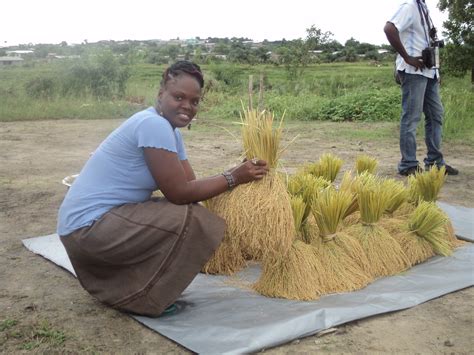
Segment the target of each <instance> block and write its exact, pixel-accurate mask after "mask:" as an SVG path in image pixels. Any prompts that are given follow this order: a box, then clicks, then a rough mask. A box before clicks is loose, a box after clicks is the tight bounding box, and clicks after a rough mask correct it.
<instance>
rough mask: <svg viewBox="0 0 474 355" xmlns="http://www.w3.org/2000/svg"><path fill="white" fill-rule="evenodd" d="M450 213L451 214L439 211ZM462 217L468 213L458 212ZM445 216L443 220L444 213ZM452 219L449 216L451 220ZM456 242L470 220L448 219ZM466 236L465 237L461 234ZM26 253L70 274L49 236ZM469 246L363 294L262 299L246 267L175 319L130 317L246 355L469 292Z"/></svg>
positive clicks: (198, 295) (204, 279) (201, 278)
mask: <svg viewBox="0 0 474 355" xmlns="http://www.w3.org/2000/svg"><path fill="white" fill-rule="evenodd" d="M441 207H442V208H443V209H444V210H445V211H446V208H447V209H448V210H449V211H450V212H453V211H454V213H456V211H459V210H458V208H459V207H456V206H451V205H447V204H444V203H443V204H441ZM462 211H463V213H464V212H465V215H464V214H463V216H472V213H473V211H474V210H473V209H465V208H462ZM446 212H447V213H448V215H450V212H448V211H446ZM450 217H451V218H452V216H451V215H450ZM452 220H453V224H454V228H455V231H456V234H457V235H458V236H459V237H461V238H463V239H466V240H473V239H470V238H472V228H473V223H474V222H473V219H472V218H467V219H465V218H452ZM466 231H467V232H469V231H470V232H471V234H470V235H464V233H466ZM23 244H24V245H25V246H26V248H28V249H29V250H30V251H32V252H33V253H36V254H39V255H41V256H43V257H45V258H46V259H49V260H51V261H52V262H53V263H55V264H57V265H59V266H61V267H63V268H65V269H66V270H68V271H70V272H72V273H74V271H73V268H72V266H71V263H70V262H69V259H68V257H67V254H66V251H65V250H64V248H63V246H62V244H61V242H60V240H59V237H58V236H57V235H56V234H52V235H48V236H42V237H35V238H29V239H24V240H23ZM473 261H474V245H473V244H471V243H467V244H466V245H465V246H463V247H461V248H458V249H457V250H456V251H455V253H454V254H453V256H450V257H434V258H431V259H430V260H428V261H426V262H424V263H423V264H420V265H417V266H415V267H413V268H411V269H410V270H408V271H406V272H405V273H403V274H400V275H396V276H392V277H386V278H381V279H379V280H377V281H375V282H373V283H372V284H370V285H369V286H367V287H366V288H364V289H362V290H359V291H356V292H351V293H345V294H333V295H327V296H324V297H321V298H320V299H319V300H317V301H313V302H302V301H291V300H284V299H273V298H267V297H263V296H261V295H259V294H257V293H256V292H253V291H251V290H250V289H249V288H248V287H246V286H248V285H250V284H251V283H252V282H253V281H255V280H256V279H257V278H258V275H259V273H260V268H259V266H258V265H253V266H251V267H249V268H247V269H245V270H244V271H243V272H241V273H239V274H237V275H235V276H233V277H226V276H208V275H202V274H200V275H198V276H197V277H196V278H195V280H194V281H193V282H192V283H191V285H189V287H188V288H187V289H186V290H185V291H184V293H183V294H182V295H181V297H180V298H179V300H178V301H177V303H176V304H177V308H178V309H177V311H176V312H175V313H173V314H170V315H165V316H162V317H159V318H148V317H141V316H132V317H134V318H135V319H136V320H137V321H139V322H140V323H142V324H144V325H145V326H147V327H149V328H151V329H153V330H155V331H157V332H159V333H160V334H162V335H164V336H166V337H167V338H169V339H172V340H173V341H175V342H177V343H179V344H181V345H182V346H184V347H186V348H188V349H190V350H192V351H194V352H197V353H202V354H227V353H228V354H231V353H236V354H238V353H248V352H255V351H258V350H261V349H265V348H269V347H273V346H276V345H280V344H284V343H286V342H289V341H292V340H294V339H297V338H302V337H305V336H308V335H312V334H316V333H318V332H320V331H322V330H324V329H328V328H331V327H334V326H337V325H340V324H343V323H347V322H350V321H353V320H357V319H361V318H365V317H369V316H373V315H376V314H381V313H386V312H392V311H396V310H400V309H405V308H410V307H413V306H416V305H418V304H420V303H423V302H426V301H428V300H430V299H433V298H436V297H439V296H442V295H444V294H447V293H450V292H454V291H456V290H460V289H463V288H466V287H470V286H472V285H474V272H473V271H474V269H473V265H474V264H473Z"/></svg>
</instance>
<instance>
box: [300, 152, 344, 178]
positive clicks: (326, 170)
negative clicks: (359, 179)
mask: <svg viewBox="0 0 474 355" xmlns="http://www.w3.org/2000/svg"><path fill="white" fill-rule="evenodd" d="M342 163H343V161H342V159H340V158H338V157H336V156H335V155H333V154H331V153H325V154H323V155H322V156H321V157H320V158H319V161H318V162H316V163H310V164H306V165H305V166H304V167H303V169H304V171H305V172H307V173H309V174H311V175H314V176H316V177H318V176H320V177H322V178H324V179H326V180H328V181H330V182H334V180H336V176H337V174H338V173H339V170H341V166H342Z"/></svg>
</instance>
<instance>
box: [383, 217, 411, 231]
mask: <svg viewBox="0 0 474 355" xmlns="http://www.w3.org/2000/svg"><path fill="white" fill-rule="evenodd" d="M407 219H408V216H407V217H393V216H382V218H380V221H379V223H378V225H379V226H381V227H383V228H384V229H385V230H386V231H387V232H388V233H389V234H390V235H391V236H393V235H394V234H398V233H400V232H401V231H405V230H407V229H408V222H407Z"/></svg>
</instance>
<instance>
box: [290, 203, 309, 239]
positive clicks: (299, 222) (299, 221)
mask: <svg viewBox="0 0 474 355" xmlns="http://www.w3.org/2000/svg"><path fill="white" fill-rule="evenodd" d="M290 202H291V210H292V211H293V220H294V222H295V230H296V233H297V235H301V234H302V233H303V224H304V222H305V219H306V217H307V216H305V213H306V209H307V208H306V203H304V200H303V198H302V197H301V196H291V197H290Z"/></svg>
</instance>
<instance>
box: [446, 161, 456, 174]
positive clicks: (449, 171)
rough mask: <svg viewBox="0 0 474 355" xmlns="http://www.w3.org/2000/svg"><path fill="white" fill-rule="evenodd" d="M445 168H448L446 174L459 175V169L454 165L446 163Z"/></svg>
mask: <svg viewBox="0 0 474 355" xmlns="http://www.w3.org/2000/svg"><path fill="white" fill-rule="evenodd" d="M444 168H445V169H446V175H457V174H459V170H458V169H456V168H453V167H452V166H450V165H448V164H446V165H445V166H444Z"/></svg>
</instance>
